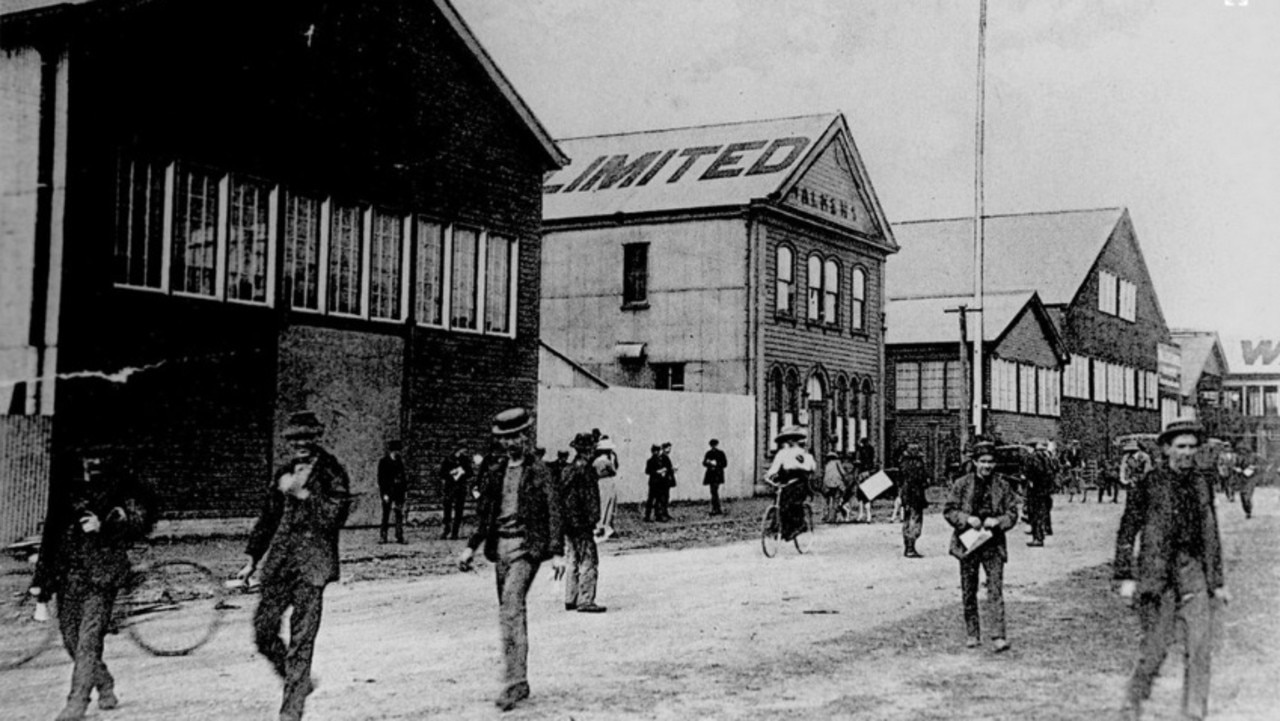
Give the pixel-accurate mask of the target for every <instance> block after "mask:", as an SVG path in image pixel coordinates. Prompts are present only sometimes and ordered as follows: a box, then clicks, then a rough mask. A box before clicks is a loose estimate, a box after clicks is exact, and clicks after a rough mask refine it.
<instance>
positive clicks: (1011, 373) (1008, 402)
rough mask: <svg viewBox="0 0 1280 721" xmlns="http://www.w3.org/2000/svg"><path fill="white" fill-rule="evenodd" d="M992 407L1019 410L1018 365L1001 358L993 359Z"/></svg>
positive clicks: (1000, 409)
mask: <svg viewBox="0 0 1280 721" xmlns="http://www.w3.org/2000/svg"><path fill="white" fill-rule="evenodd" d="M991 408H992V409H993V410H997V411H1016V410H1018V365H1017V364H1016V363H1011V362H1009V361H1006V360H1001V359H999V358H993V359H992V360H991Z"/></svg>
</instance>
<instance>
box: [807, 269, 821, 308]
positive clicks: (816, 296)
mask: <svg viewBox="0 0 1280 721" xmlns="http://www.w3.org/2000/svg"><path fill="white" fill-rule="evenodd" d="M808 282H809V320H811V321H814V322H817V321H819V320H821V319H822V258H820V257H818V256H817V255H811V256H809V277H808Z"/></svg>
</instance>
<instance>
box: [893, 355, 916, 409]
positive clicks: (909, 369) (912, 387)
mask: <svg viewBox="0 0 1280 721" xmlns="http://www.w3.org/2000/svg"><path fill="white" fill-rule="evenodd" d="M893 380H894V393H893V399H894V405H895V406H896V407H897V409H898V410H900V411H914V410H918V409H919V408H920V364H919V363H898V364H897V365H896V366H895V369H894V376H893Z"/></svg>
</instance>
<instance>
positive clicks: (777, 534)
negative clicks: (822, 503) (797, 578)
mask: <svg viewBox="0 0 1280 721" xmlns="http://www.w3.org/2000/svg"><path fill="white" fill-rule="evenodd" d="M805 482H806V481H805V479H803V478H797V479H794V480H792V481H790V482H789V483H775V482H774V481H771V480H769V479H767V478H766V479H765V483H767V484H769V485H770V486H773V488H774V493H775V497H774V500H773V505H772V506H769V507H768V508H766V509H765V510H764V515H763V516H762V517H761V518H760V546H761V549H762V550H763V551H764V555H765V558H773V557H774V556H775V555H777V553H778V548H779V547H780V546H781V545H782V544H783V543H784V541H783V538H782V523H781V516H780V513H781V511H780V509H781V508H782V490H783V489H784V488H786V487H788V486H790V485H791V484H792V483H805ZM802 507H803V508H804V528H803V529H802V530H801V531H800V532H799V533H797V534H796V535H795V536H793V537H792V538H791V541H792V542H793V543H795V546H796V552H798V553H808V552H809V551H810V550H812V549H813V534H814V525H813V504H811V503H809V501H807V500H806V501H805V502H804V503H803V504H802Z"/></svg>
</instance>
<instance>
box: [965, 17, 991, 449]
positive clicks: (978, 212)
mask: <svg viewBox="0 0 1280 721" xmlns="http://www.w3.org/2000/svg"><path fill="white" fill-rule="evenodd" d="M986 67H987V0H981V10H980V12H979V16H978V112H977V118H976V121H975V123H974V125H975V127H974V141H975V142H974V145H975V158H974V178H973V191H974V192H973V205H974V208H973V307H974V308H981V307H982V303H983V299H982V297H983V277H982V260H983V250H984V249H983V243H984V238H983V227H982V226H983V218H982V216H983V212H984V205H985V203H984V198H983V184H982V164H983V142H984V135H985V133H984V132H983V126H984V124H985V116H986V110H985V107H986ZM964 317H965V314H964V313H963V312H962V313H961V314H960V322H961V323H962V324H963V323H964ZM976 320H977V329H976V332H975V338H976V339H977V340H976V341H974V344H973V395H972V403H973V432H974V433H976V434H981V433H982V385H983V384H982V375H983V373H982V339H983V337H984V334H983V322H982V314H981V313H978V317H977V318H976Z"/></svg>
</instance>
